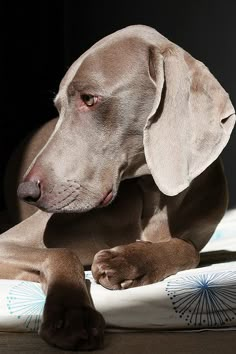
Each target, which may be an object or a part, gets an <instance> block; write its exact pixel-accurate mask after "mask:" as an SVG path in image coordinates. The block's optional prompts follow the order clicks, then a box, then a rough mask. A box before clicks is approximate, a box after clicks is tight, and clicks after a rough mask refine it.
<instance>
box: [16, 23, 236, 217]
mask: <svg viewBox="0 0 236 354" xmlns="http://www.w3.org/2000/svg"><path fill="white" fill-rule="evenodd" d="M55 105H56V107H57V109H58V111H59V114H60V117H59V120H58V123H57V125H56V128H55V130H54V132H53V134H52V135H51V137H50V139H49V141H48V142H47V144H46V145H45V146H44V148H43V149H42V150H41V152H40V153H39V154H38V156H37V157H36V158H35V160H34V161H33V162H32V164H31V166H30V167H29V169H28V171H27V173H26V175H25V177H24V182H23V183H22V184H21V185H20V187H19V196H20V197H22V198H23V199H25V200H26V201H29V202H32V203H34V204H36V205H37V206H38V207H40V208H41V209H43V210H46V211H49V212H79V211H85V210H89V209H91V208H94V207H98V206H105V205H107V204H109V203H110V202H111V201H112V199H113V198H114V197H115V195H116V193H117V190H118V186H119V183H120V181H121V180H122V179H125V178H132V177H135V176H140V175H143V174H148V173H151V174H152V176H153V178H154V180H155V182H156V184H157V186H158V188H159V189H160V190H161V192H163V193H165V194H167V195H176V194H178V193H179V192H181V191H182V190H184V189H185V188H187V187H188V186H189V184H190V183H191V181H192V180H193V179H194V178H195V177H196V176H198V175H199V174H200V173H202V172H203V171H204V170H205V169H206V168H207V167H208V166H209V165H210V164H211V163H212V162H213V161H214V160H215V159H216V158H217V157H218V156H219V154H220V153H221V151H222V150H223V148H224V146H225V145H226V144H227V142H228V139H229V137H230V133H231V131H232V129H233V125H234V122H235V112H234V109H233V106H232V104H231V102H230V100H229V97H228V95H227V93H226V92H225V91H224V89H223V88H222V87H221V86H220V84H219V83H218V82H217V80H216V79H215V78H214V77H213V76H212V74H211V73H210V72H209V70H208V69H207V68H206V67H205V66H204V64H202V63H201V62H199V61H197V60H195V59H194V58H192V57H191V56H190V55H189V54H188V53H187V52H185V51H184V50H183V49H181V48H180V47H178V46H177V45H175V44H173V43H172V42H170V41H168V40H167V39H166V38H165V37H163V36H162V35H160V34H159V33H158V32H156V31H155V30H154V29H152V28H149V27H146V26H130V27H127V28H125V29H123V30H121V31H118V32H115V33H113V34H112V35H110V36H108V37H106V38H104V39H102V40H101V41H99V42H98V43H96V44H95V45H94V46H93V47H92V48H90V49H89V50H88V51H87V52H86V53H84V54H83V55H82V56H81V57H80V58H79V59H78V60H77V61H76V62H75V63H73V64H72V66H71V67H70V69H69V70H68V72H67V73H66V75H65V77H64V78H63V80H62V82H61V85H60V89H59V92H58V94H57V96H56V98H55Z"/></svg>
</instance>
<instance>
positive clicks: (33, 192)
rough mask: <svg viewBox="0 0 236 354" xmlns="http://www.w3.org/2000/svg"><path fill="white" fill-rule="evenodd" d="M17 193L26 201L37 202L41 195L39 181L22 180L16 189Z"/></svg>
mask: <svg viewBox="0 0 236 354" xmlns="http://www.w3.org/2000/svg"><path fill="white" fill-rule="evenodd" d="M17 195H18V197H19V198H20V199H22V200H24V201H25V202H27V203H34V202H37V201H38V200H39V198H40V196H41V189H40V183H39V182H37V181H33V182H32V181H28V182H22V183H21V184H20V185H19V187H18V189H17Z"/></svg>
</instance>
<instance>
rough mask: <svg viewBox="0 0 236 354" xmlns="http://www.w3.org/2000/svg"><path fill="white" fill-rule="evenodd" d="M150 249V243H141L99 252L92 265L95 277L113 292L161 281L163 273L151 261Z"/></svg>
mask: <svg viewBox="0 0 236 354" xmlns="http://www.w3.org/2000/svg"><path fill="white" fill-rule="evenodd" d="M150 247H152V244H151V243H150V242H143V241H141V242H136V243H131V244H129V245H124V246H118V247H114V248H111V249H106V250H102V251H99V252H98V253H97V254H96V255H95V257H94V260H93V264H92V273H93V277H94V278H95V280H96V281H97V282H98V283H100V284H101V285H103V286H104V287H105V288H108V289H112V290H116V289H127V288H131V287H135V286H140V285H146V284H150V283H153V282H156V281H158V280H161V279H162V278H163V277H162V272H161V271H160V269H159V271H158V270H157V268H156V267H155V264H156V262H153V261H152V260H151V258H152V257H151V253H150V252H149V251H150ZM148 257H149V258H148Z"/></svg>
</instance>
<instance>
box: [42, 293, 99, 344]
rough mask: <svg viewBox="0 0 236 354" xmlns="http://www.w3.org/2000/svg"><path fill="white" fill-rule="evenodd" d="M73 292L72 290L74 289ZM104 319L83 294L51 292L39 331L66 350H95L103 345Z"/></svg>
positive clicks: (52, 342) (49, 340)
mask: <svg viewBox="0 0 236 354" xmlns="http://www.w3.org/2000/svg"><path fill="white" fill-rule="evenodd" d="M71 291H72V292H73V290H71ZM104 328H105V321H104V319H103V317H102V315H101V314H100V313H99V312H97V311H96V310H95V309H93V308H92V307H90V306H83V305H81V304H80V298H79V297H78V298H77V301H75V297H73V298H71V296H70V292H68V293H67V295H66V294H63V295H62V294H58V293H51V294H49V295H48V296H47V299H46V303H45V307H44V313H43V322H42V324H41V327H40V330H39V334H40V336H41V337H42V338H43V339H44V340H45V341H46V342H47V343H49V344H50V345H53V346H56V347H59V348H62V349H65V350H92V349H98V348H102V347H103V341H104Z"/></svg>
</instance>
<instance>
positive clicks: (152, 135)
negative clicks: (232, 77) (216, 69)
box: [144, 42, 235, 196]
mask: <svg viewBox="0 0 236 354" xmlns="http://www.w3.org/2000/svg"><path fill="white" fill-rule="evenodd" d="M149 55H150V57H149V70H150V80H153V81H154V82H155V85H156V96H155V99H154V105H153V108H152V111H151V113H150V115H149V117H148V119H147V122H146V126H145V128H144V151H145V156H146V161H147V164H148V167H149V169H150V171H151V174H152V176H153V178H154V180H155V183H156V184H157V186H158V187H159V189H160V190H161V191H162V192H163V193H164V194H166V195H170V196H172V195H176V194H178V193H180V192H181V191H183V190H184V189H185V188H187V187H188V186H189V184H190V182H191V181H192V180H193V179H194V178H195V177H197V176H198V175H199V174H200V173H202V172H203V171H204V170H205V169H206V168H207V167H208V166H209V165H210V164H211V163H212V162H213V161H214V160H215V159H216V158H217V157H218V156H219V154H220V153H221V152H222V150H223V148H224V147H225V145H226V144H227V142H228V140H229V137H230V133H231V131H232V129H233V126H234V123H235V111H234V108H233V106H232V104H231V102H230V99H229V96H228V94H227V93H226V92H225V91H224V89H223V88H222V87H221V85H220V84H219V82H218V81H217V80H216V79H215V78H214V77H213V75H212V74H211V73H210V71H209V70H208V69H207V67H206V66H205V65H204V64H203V63H201V62H199V61H197V60H196V59H194V58H193V57H191V56H190V55H189V54H188V53H187V52H185V51H184V50H183V49H181V48H180V47H178V46H176V45H174V44H173V43H171V42H169V45H168V47H167V48H166V49H165V50H163V51H162V52H161V50H160V49H157V48H152V49H150V53H149Z"/></svg>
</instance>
